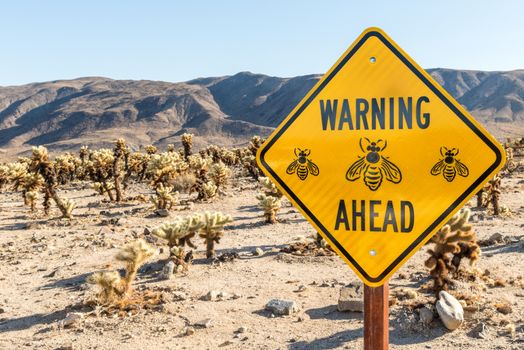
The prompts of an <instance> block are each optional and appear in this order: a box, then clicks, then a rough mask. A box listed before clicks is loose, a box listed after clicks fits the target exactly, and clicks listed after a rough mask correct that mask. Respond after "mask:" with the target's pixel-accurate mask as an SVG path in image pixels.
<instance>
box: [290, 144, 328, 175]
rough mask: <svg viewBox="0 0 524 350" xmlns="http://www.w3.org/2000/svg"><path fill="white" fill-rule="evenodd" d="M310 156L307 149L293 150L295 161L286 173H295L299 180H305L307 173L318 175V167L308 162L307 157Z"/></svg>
mask: <svg viewBox="0 0 524 350" xmlns="http://www.w3.org/2000/svg"><path fill="white" fill-rule="evenodd" d="M310 154H311V151H310V150H308V149H306V148H305V149H303V150H302V149H300V148H295V156H296V157H297V159H295V160H294V161H293V162H291V164H289V166H288V167H287V169H286V173H288V174H290V175H291V174H294V173H295V172H296V173H297V176H298V178H299V179H300V180H305V179H306V177H307V176H308V174H309V173H311V175H314V176H317V175H318V174H319V173H320V170H319V169H318V166H317V165H316V164H315V163H313V162H312V161H311V160H309V159H308V158H307V157H309V155H310Z"/></svg>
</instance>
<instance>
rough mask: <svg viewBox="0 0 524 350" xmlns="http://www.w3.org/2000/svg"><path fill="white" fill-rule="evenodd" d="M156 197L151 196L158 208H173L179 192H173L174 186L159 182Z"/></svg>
mask: <svg viewBox="0 0 524 350" xmlns="http://www.w3.org/2000/svg"><path fill="white" fill-rule="evenodd" d="M155 193H156V197H151V202H152V203H153V204H154V205H155V208H156V209H171V208H172V207H173V205H174V204H175V203H176V202H177V199H178V192H173V186H164V184H163V183H159V184H158V185H157V187H156V188H155Z"/></svg>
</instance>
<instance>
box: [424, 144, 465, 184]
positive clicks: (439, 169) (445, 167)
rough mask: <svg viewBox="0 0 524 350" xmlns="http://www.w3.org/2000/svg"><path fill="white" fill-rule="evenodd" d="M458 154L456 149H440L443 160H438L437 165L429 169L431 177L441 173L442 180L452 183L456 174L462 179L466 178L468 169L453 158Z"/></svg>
mask: <svg viewBox="0 0 524 350" xmlns="http://www.w3.org/2000/svg"><path fill="white" fill-rule="evenodd" d="M458 154H459V149H458V148H452V149H449V148H447V147H440V155H441V156H442V157H444V158H443V159H441V160H439V161H438V162H437V164H435V165H434V166H433V168H431V175H435V176H436V175H439V174H441V173H442V176H444V179H446V181H448V182H451V181H453V180H454V179H455V176H457V174H459V175H460V176H463V177H466V176H468V175H469V169H468V167H467V166H465V165H464V164H463V163H461V162H460V161H459V160H458V159H457V158H455V157H456V156H457V155H458Z"/></svg>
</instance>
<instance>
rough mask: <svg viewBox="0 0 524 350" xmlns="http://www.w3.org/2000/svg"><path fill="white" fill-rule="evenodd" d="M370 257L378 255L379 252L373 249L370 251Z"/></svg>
mask: <svg viewBox="0 0 524 350" xmlns="http://www.w3.org/2000/svg"><path fill="white" fill-rule="evenodd" d="M369 255H371V256H375V255H377V251H376V250H375V249H371V250H370V251H369Z"/></svg>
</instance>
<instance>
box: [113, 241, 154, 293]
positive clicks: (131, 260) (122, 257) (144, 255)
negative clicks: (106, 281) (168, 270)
mask: <svg viewBox="0 0 524 350" xmlns="http://www.w3.org/2000/svg"><path fill="white" fill-rule="evenodd" d="M155 252H156V249H154V248H153V247H151V246H150V245H149V244H147V243H146V241H144V240H143V239H138V240H136V241H134V242H132V243H129V244H127V245H125V246H124V247H123V248H122V250H121V251H120V252H119V253H118V254H117V255H116V256H115V259H116V260H118V261H120V262H123V263H124V266H125V270H126V273H125V277H124V279H123V290H124V294H129V292H130V291H131V284H132V283H133V281H134V280H135V278H136V273H137V271H138V269H139V268H140V266H142V264H143V263H145V262H146V261H147V260H148V259H149V258H150V257H151V256H153V254H155Z"/></svg>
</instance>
